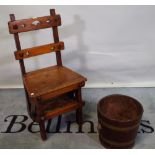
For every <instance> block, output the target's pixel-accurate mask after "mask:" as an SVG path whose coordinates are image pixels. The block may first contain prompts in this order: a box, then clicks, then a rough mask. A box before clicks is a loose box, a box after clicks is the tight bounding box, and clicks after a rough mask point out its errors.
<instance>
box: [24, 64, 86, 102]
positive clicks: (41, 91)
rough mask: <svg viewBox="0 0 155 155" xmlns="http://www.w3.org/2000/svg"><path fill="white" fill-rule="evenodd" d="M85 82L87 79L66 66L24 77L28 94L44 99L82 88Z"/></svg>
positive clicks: (31, 73)
mask: <svg viewBox="0 0 155 155" xmlns="http://www.w3.org/2000/svg"><path fill="white" fill-rule="evenodd" d="M38 77H39V78H38ZM36 79H37V80H36ZM85 81H86V78H85V77H83V76H81V75H80V74H78V73H76V72H74V71H72V70H70V69H68V68H66V67H64V66H52V67H48V68H43V69H40V70H37V71H32V72H28V73H26V74H25V75H24V84H25V87H26V89H27V91H28V94H29V95H30V96H32V97H37V96H41V97H43V98H44V99H48V96H50V97H55V96H58V95H60V94H62V92H63V93H66V92H69V91H72V90H74V89H75V88H77V87H82V86H83V85H84V83H85Z"/></svg>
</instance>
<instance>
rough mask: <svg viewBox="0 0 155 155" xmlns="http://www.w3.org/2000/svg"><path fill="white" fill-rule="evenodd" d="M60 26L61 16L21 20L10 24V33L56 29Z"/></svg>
mask: <svg viewBox="0 0 155 155" xmlns="http://www.w3.org/2000/svg"><path fill="white" fill-rule="evenodd" d="M60 25H61V18H60V15H55V16H44V17H36V18H29V19H21V20H14V21H10V22H8V26H9V32H10V33H11V34H14V33H21V32H27V31H33V30H39V29H44V28H50V27H56V26H60Z"/></svg>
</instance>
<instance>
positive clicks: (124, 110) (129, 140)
mask: <svg viewBox="0 0 155 155" xmlns="http://www.w3.org/2000/svg"><path fill="white" fill-rule="evenodd" d="M97 113H98V132H99V139H100V142H101V144H102V145H103V146H105V147H106V148H120V149H121V148H132V147H133V146H134V143H135V138H136V135H137V132H138V127H139V124H140V121H141V117H142V114H143V107H142V105H141V104H140V103H139V102H138V101H137V100H135V99H134V98H131V97H129V96H125V95H118V94H114V95H110V96H106V97H104V98H103V99H101V100H100V101H99V103H98V105H97Z"/></svg>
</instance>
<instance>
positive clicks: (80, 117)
mask: <svg viewBox="0 0 155 155" xmlns="http://www.w3.org/2000/svg"><path fill="white" fill-rule="evenodd" d="M76 122H77V123H78V124H79V125H81V124H82V123H83V113H82V107H81V108H79V109H77V110H76Z"/></svg>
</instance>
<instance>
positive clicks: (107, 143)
mask: <svg viewBox="0 0 155 155" xmlns="http://www.w3.org/2000/svg"><path fill="white" fill-rule="evenodd" d="M99 140H100V143H101V144H102V145H103V146H104V147H105V148H107V149H131V148H133V146H134V145H135V142H132V143H130V144H124V143H122V144H121V143H117V142H111V141H107V140H105V139H103V138H102V137H101V136H100V135H99Z"/></svg>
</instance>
